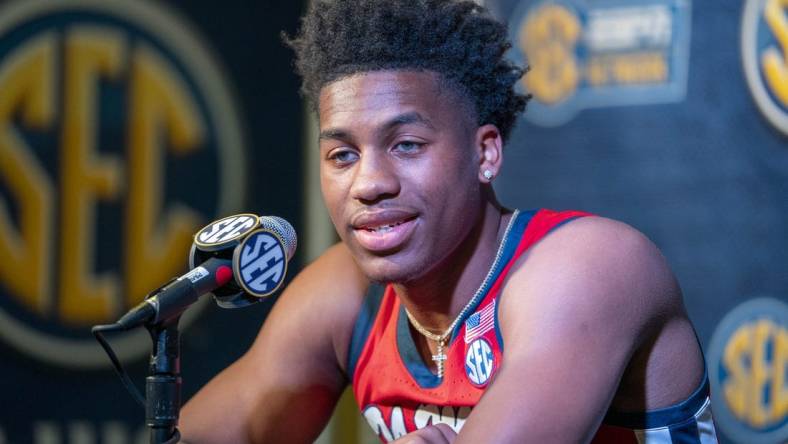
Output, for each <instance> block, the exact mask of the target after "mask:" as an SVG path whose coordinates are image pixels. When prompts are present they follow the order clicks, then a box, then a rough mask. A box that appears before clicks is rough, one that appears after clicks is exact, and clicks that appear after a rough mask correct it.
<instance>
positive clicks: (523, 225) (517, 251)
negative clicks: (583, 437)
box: [348, 210, 717, 444]
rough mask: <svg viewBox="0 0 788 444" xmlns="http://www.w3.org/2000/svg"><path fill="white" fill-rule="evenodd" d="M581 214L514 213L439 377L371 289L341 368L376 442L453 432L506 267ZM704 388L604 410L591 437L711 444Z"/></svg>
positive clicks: (482, 368) (403, 319) (387, 294)
mask: <svg viewBox="0 0 788 444" xmlns="http://www.w3.org/2000/svg"><path fill="white" fill-rule="evenodd" d="M586 215H587V213H582V212H577V211H570V212H555V211H550V210H534V211H526V212H516V213H515V214H514V215H513V217H512V219H511V221H510V223H509V226H508V227H507V230H506V234H505V235H504V239H503V241H502V242H501V245H500V247H499V250H498V253H497V255H496V261H495V263H494V264H493V266H492V268H491V270H490V272H489V275H488V276H487V278H486V279H485V281H484V283H483V284H482V287H481V288H480V290H479V292H478V293H477V294H476V295H475V296H474V300H473V301H471V303H470V305H469V309H468V310H467V311H466V312H465V313H464V314H463V316H462V318H461V319H460V320H459V321H458V323H457V325H456V326H455V328H454V331H452V333H451V337H450V339H449V343H448V345H447V347H446V351H445V353H446V355H447V359H446V361H445V366H444V372H445V374H444V377H443V379H442V380H441V379H440V378H438V377H437V376H435V375H434V374H433V373H432V372H431V371H430V370H429V368H428V367H427V366H426V365H425V364H424V362H423V360H422V359H421V356H420V355H419V353H418V351H417V349H416V345H415V343H414V341H413V337H412V336H411V333H410V327H409V324H408V318H407V315H406V314H405V312H404V307H403V306H402V305H401V304H400V301H399V298H398V297H397V295H396V294H395V292H394V290H393V288H392V287H390V286H389V287H386V288H383V287H381V286H373V287H372V288H371V289H370V292H369V294H368V295H367V298H366V300H365V303H364V305H363V307H362V309H361V312H360V313H359V317H358V320H357V321H356V325H355V328H354V331H353V337H352V339H351V345H350V351H349V357H348V361H349V362H348V372H349V375H350V377H351V378H352V382H353V391H354V393H355V396H356V401H357V403H358V405H359V407H360V409H361V411H362V414H363V415H364V418H365V419H366V420H367V422H368V423H369V425H370V426H371V427H372V429H373V431H374V432H375V433H376V434H377V435H378V436H379V437H380V438H381V440H382V441H383V442H389V441H393V440H395V439H397V438H399V437H401V436H404V435H405V434H407V433H409V432H412V431H415V430H417V429H420V428H422V427H425V426H427V425H430V424H437V423H444V424H448V425H449V426H451V427H452V428H454V430H455V431H457V432H459V431H460V429H461V427H462V425H463V423H464V422H465V419H466V418H467V417H468V415H469V414H470V413H471V410H472V409H473V407H474V406H475V405H476V403H477V402H478V401H479V398H480V397H481V396H482V394H483V393H484V390H485V388H486V387H487V386H488V385H489V384H490V382H491V381H492V379H493V378H494V376H495V373H496V372H497V371H498V368H499V367H500V365H501V362H502V359H503V353H504V344H503V339H502V338H501V334H500V330H499V327H498V306H499V304H498V297H499V295H500V293H501V289H502V286H503V283H504V280H505V278H506V276H507V274H508V272H509V269H510V268H511V267H512V265H513V264H514V263H515V262H516V261H517V259H518V258H519V257H520V256H521V255H522V254H523V253H524V252H525V251H527V250H528V248H530V247H531V246H532V245H534V244H535V243H536V242H538V241H539V240H540V239H542V238H543V237H544V236H545V235H547V234H548V233H549V232H550V231H551V230H553V229H555V228H556V227H558V226H560V225H561V224H563V223H566V222H568V221H571V220H573V219H575V218H578V217H582V216H586ZM708 391H709V390H708V381H707V380H706V377H704V382H703V384H702V385H701V387H699V388H698V389H697V391H696V392H695V393H694V394H693V395H692V396H691V397H690V398H688V399H687V400H686V401H684V402H682V403H680V404H678V405H676V406H672V407H669V408H666V409H660V410H658V411H650V412H643V413H636V414H633V413H626V414H619V413H615V412H612V411H611V412H608V414H607V416H606V417H605V422H604V424H603V425H602V427H600V429H599V431H598V432H597V435H596V437H595V439H594V443H602V442H611V443H613V442H614V443H641V444H643V443H647V444H661V443H703V444H707V443H708V444H710V443H716V442H717V441H716V437H715V434H714V425H713V422H712V419H711V410H710V403H709V399H708ZM501 426H503V425H501Z"/></svg>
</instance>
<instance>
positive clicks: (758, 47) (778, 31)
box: [741, 0, 788, 135]
mask: <svg viewBox="0 0 788 444" xmlns="http://www.w3.org/2000/svg"><path fill="white" fill-rule="evenodd" d="M787 14H788V1H785V0H747V2H746V3H745V5H744V14H743V16H742V27H741V53H742V63H743V64H744V74H745V77H746V78H747V85H748V86H749V88H750V93H751V94H752V96H753V98H754V99H755V103H756V105H757V106H758V109H759V110H760V111H761V113H762V114H763V115H764V116H765V117H766V119H767V120H768V121H769V122H770V123H771V124H772V125H774V127H775V128H777V130H779V131H780V132H782V133H783V134H785V135H788V17H787Z"/></svg>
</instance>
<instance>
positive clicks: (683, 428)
mask: <svg viewBox="0 0 788 444" xmlns="http://www.w3.org/2000/svg"><path fill="white" fill-rule="evenodd" d="M669 430H670V441H671V442H672V443H673V444H701V443H700V435H699V434H698V422H697V421H695V417H693V418H692V419H691V420H689V421H685V422H684V423H682V424H679V425H675V426H670V427H669Z"/></svg>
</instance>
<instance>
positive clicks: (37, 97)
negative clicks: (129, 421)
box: [0, 0, 244, 367]
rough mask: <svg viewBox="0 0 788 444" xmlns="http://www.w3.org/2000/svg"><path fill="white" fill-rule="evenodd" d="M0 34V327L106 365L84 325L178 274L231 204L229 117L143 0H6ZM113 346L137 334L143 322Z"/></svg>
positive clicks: (197, 50)
mask: <svg viewBox="0 0 788 444" xmlns="http://www.w3.org/2000/svg"><path fill="white" fill-rule="evenodd" d="M0 42H2V44H0V257H2V258H3V264H2V267H0V339H2V340H4V341H5V342H7V343H10V344H11V345H13V346H14V347H16V348H17V349H19V350H20V351H22V352H24V353H27V354H28V355H31V356H33V357H35V358H38V359H41V360H44V361H46V362H48V363H55V364H59V365H63V366H71V367H96V366H106V365H108V364H109V361H108V360H107V359H106V356H104V355H103V353H102V352H101V350H100V348H99V347H96V345H95V341H94V340H93V338H92V337H91V336H90V333H89V326H91V325H94V324H104V323H109V322H112V321H114V320H116V319H117V318H118V317H119V316H120V315H121V314H123V313H124V312H126V311H127V310H128V309H129V308H131V307H133V306H134V305H136V304H137V303H138V302H139V301H141V300H142V298H144V297H145V295H146V293H147V292H148V291H150V290H152V289H154V288H157V287H158V286H160V285H161V284H162V283H164V282H166V281H167V280H169V279H170V278H171V277H173V276H176V275H178V274H180V273H182V272H183V271H184V268H185V258H186V256H187V254H188V251H189V246H190V244H191V243H192V236H193V235H194V232H195V231H197V229H198V228H199V227H200V226H202V225H203V224H204V223H205V222H206V221H207V220H210V219H213V218H214V217H215V216H216V215H217V214H227V213H230V212H232V211H234V210H236V209H237V208H238V207H240V206H241V203H242V200H243V171H244V169H243V167H242V165H243V154H244V151H243V146H244V141H243V137H242V135H241V131H240V129H239V124H238V122H239V121H240V120H241V119H240V118H239V116H238V113H237V111H236V107H235V105H234V104H233V103H232V102H231V100H230V97H232V94H231V93H230V88H229V86H228V84H227V82H226V81H225V79H224V77H223V75H222V74H221V70H220V68H219V67H218V65H217V63H216V62H215V60H214V59H213V58H212V57H211V56H210V54H209V52H208V50H207V49H206V46H205V45H204V44H203V43H202V42H201V40H200V39H199V38H198V37H197V35H196V34H195V33H194V31H193V30H192V29H191V28H190V27H189V26H188V25H187V24H185V23H184V22H183V21H182V20H180V19H179V18H178V17H177V16H176V15H174V14H173V13H172V12H171V11H169V10H167V9H166V8H164V7H163V6H161V5H160V4H158V3H149V2H147V1H128V2H125V1H124V2H121V1H109V0H106V1H105V0H78V1H70V2H63V1H54V0H25V1H16V2H7V3H4V4H3V5H2V7H0ZM195 177H198V178H200V180H194V179H195ZM188 317H189V316H187V318H186V319H185V320H186V321H188ZM115 345H116V350H118V352H119V355H120V356H121V358H122V359H127V358H131V357H134V356H142V355H143V354H144V353H145V352H147V350H148V349H149V347H150V344H149V342H148V338H146V336H145V333H144V332H139V333H138V334H127V335H126V336H123V335H121V336H119V337H118V338H117V341H116V342H115Z"/></svg>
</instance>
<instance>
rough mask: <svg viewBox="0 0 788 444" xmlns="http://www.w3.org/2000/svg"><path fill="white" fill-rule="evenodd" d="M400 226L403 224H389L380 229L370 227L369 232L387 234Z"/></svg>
mask: <svg viewBox="0 0 788 444" xmlns="http://www.w3.org/2000/svg"><path fill="white" fill-rule="evenodd" d="M400 224H402V222H397V223H393V224H389V225H381V226H379V227H368V228H367V231H371V232H374V233H387V232H389V231H391V230H392V229H393V228H394V227H396V226H397V225H400Z"/></svg>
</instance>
